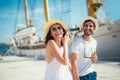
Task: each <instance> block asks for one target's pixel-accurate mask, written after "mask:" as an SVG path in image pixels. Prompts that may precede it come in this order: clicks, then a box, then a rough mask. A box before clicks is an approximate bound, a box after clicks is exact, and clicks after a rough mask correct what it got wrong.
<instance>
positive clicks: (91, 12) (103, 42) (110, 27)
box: [77, 0, 120, 61]
mask: <svg viewBox="0 0 120 80" xmlns="http://www.w3.org/2000/svg"><path fill="white" fill-rule="evenodd" d="M101 6H103V2H100V1H99V0H97V2H95V1H94V0H87V8H88V16H92V17H94V18H96V19H98V18H97V15H96V12H97V10H98V9H99V8H100V7H101ZM77 35H82V32H81V31H80V32H78V33H77ZM93 37H94V38H95V39H96V40H97V43H98V48H97V54H98V57H99V60H112V61H120V44H119V39H120V20H118V21H112V22H111V21H110V20H108V22H106V23H99V28H98V30H97V31H96V32H95V33H94V35H93Z"/></svg>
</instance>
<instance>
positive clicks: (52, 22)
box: [43, 20, 68, 36]
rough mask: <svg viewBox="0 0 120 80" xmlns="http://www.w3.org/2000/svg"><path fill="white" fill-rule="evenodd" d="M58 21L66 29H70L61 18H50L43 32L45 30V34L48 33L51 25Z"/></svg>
mask: <svg viewBox="0 0 120 80" xmlns="http://www.w3.org/2000/svg"><path fill="white" fill-rule="evenodd" d="M56 23H58V24H60V25H61V26H62V27H63V28H64V29H65V30H68V26H67V25H65V24H64V23H63V22H61V21H60V20H50V21H48V22H47V23H46V24H45V25H44V28H43V32H44V34H45V36H46V35H47V33H48V31H49V29H50V27H51V26H52V25H53V24H56Z"/></svg>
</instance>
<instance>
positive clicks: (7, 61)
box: [0, 56, 120, 80]
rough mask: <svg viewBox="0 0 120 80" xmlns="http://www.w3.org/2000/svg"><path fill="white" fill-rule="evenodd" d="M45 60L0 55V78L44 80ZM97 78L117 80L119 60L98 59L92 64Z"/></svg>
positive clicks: (119, 74)
mask: <svg viewBox="0 0 120 80" xmlns="http://www.w3.org/2000/svg"><path fill="white" fill-rule="evenodd" d="M45 67H46V62H45V60H37V59H35V58H27V57H18V56H1V57H0V80H44V74H45ZM94 69H95V70H96V71H97V76H98V80H119V79H120V62H117V61H114V62H112V61H98V62H97V63H95V64H94Z"/></svg>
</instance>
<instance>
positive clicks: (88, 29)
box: [83, 21, 95, 35]
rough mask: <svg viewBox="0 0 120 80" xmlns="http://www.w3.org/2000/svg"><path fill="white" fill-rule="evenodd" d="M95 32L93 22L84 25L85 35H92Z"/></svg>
mask: <svg viewBox="0 0 120 80" xmlns="http://www.w3.org/2000/svg"><path fill="white" fill-rule="evenodd" d="M94 30H95V27H94V23H93V22H91V21H88V22H86V23H84V25H83V31H84V34H85V35H91V34H92V33H93V31H94Z"/></svg>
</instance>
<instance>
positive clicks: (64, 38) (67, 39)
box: [62, 32, 69, 45]
mask: <svg viewBox="0 0 120 80" xmlns="http://www.w3.org/2000/svg"><path fill="white" fill-rule="evenodd" d="M68 41H69V33H68V32H67V33H66V34H65V35H64V37H63V38H62V43H63V45H64V44H68Z"/></svg>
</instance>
